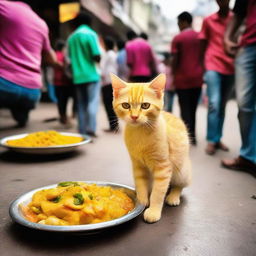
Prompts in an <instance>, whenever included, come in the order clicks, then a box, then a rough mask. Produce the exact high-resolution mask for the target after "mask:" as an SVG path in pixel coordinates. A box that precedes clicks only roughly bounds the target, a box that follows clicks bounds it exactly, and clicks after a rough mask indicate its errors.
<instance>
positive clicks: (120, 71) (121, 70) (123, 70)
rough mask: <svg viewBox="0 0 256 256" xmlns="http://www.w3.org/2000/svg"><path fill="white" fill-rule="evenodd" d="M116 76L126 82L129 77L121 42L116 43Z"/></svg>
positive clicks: (123, 46)
mask: <svg viewBox="0 0 256 256" xmlns="http://www.w3.org/2000/svg"><path fill="white" fill-rule="evenodd" d="M117 49H118V52H117V60H116V61H117V75H118V77H120V78H121V79H122V80H124V81H127V80H128V76H129V68H128V66H127V63H126V62H127V61H126V51H125V42H124V41H123V40H118V41H117Z"/></svg>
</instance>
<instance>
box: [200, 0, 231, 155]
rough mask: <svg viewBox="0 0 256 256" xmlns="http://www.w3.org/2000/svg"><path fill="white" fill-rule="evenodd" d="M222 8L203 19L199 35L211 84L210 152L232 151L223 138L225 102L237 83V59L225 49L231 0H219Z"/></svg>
mask: <svg viewBox="0 0 256 256" xmlns="http://www.w3.org/2000/svg"><path fill="white" fill-rule="evenodd" d="M216 2H217V4H218V5H219V11H218V12H217V13H214V14H212V15H210V16H209V17H206V18H205V19H204V21H203V26H202V30H201V32H200V34H199V39H200V40H201V43H202V49H203V52H204V54H202V56H204V68H205V75H204V80H205V82H206V84H207V95H208V116H207V141H208V143H207V147H206V149H205V151H206V153H207V154H209V155H213V154H214V153H215V152H216V150H217V149H221V150H224V151H228V148H227V146H225V145H224V144H223V143H222V142H221V138H222V129H223V123H224V117H225V106H226V103H227V100H228V99H229V97H230V94H231V92H232V89H233V86H234V59H233V58H232V57H230V56H228V55H227V54H226V52H225V50H224V42H223V40H224V33H225V29H226V26H227V24H228V22H229V21H230V19H231V17H232V15H233V14H232V12H231V11H230V9H229V0H216Z"/></svg>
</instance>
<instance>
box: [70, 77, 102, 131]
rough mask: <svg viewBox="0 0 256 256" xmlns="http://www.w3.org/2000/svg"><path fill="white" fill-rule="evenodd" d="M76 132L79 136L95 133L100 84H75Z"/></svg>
mask: <svg viewBox="0 0 256 256" xmlns="http://www.w3.org/2000/svg"><path fill="white" fill-rule="evenodd" d="M75 88H76V94H77V114H78V130H79V132H80V133H81V134H90V133H95V132H96V119H97V112H98V108H99V99H100V83H99V82H92V83H85V84H76V85H75Z"/></svg>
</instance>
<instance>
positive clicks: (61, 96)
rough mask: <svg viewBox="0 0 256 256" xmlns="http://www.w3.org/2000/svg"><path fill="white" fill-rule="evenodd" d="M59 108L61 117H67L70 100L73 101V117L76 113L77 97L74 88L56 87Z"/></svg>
mask: <svg viewBox="0 0 256 256" xmlns="http://www.w3.org/2000/svg"><path fill="white" fill-rule="evenodd" d="M55 94H56V97H57V100H58V101H57V106H58V111H59V115H60V117H66V113H67V104H68V99H69V98H72V99H73V115H74V114H75V113H76V97H75V88H74V86H68V85H67V86H64V85H63V86H55Z"/></svg>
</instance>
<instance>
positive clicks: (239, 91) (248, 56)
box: [222, 0, 256, 177]
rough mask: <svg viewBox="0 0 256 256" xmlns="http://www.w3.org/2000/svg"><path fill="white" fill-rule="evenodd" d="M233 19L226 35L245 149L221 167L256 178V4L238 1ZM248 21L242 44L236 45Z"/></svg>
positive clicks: (242, 146)
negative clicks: (243, 172)
mask: <svg viewBox="0 0 256 256" xmlns="http://www.w3.org/2000/svg"><path fill="white" fill-rule="evenodd" d="M233 12H234V16H233V17H232V18H231V20H230V22H229V23H228V27H227V30H226V33H225V40H224V43H225V47H226V50H227V52H228V53H229V54H231V55H234V54H236V52H237V49H238V46H240V49H239V50H238V52H237V55H236V59H235V89H236V97H237V103H238V109H239V112H238V120H239V125H240V133H241V139H242V145H241V148H240V153H239V156H238V157H237V158H235V159H231V160H229V159H225V160H223V161H222V165H223V166H224V167H226V168H229V169H235V170H242V171H249V172H251V173H252V174H253V175H254V177H255V176H256V72H255V71H256V0H245V1H244V0H236V2H235V7H234V9H233ZM243 21H245V31H244V33H243V35H242V38H241V42H240V43H239V44H238V43H236V42H234V41H233V38H234V37H235V36H236V33H237V31H238V30H239V28H240V26H241V25H242V24H243Z"/></svg>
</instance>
